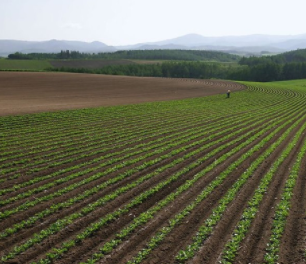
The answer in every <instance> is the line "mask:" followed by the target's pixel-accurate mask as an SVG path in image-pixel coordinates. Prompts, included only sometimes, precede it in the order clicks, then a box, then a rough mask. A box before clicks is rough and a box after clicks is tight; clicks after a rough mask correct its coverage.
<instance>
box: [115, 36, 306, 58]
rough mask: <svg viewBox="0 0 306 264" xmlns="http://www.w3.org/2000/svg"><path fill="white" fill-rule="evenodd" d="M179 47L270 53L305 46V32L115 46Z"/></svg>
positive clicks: (243, 52)
mask: <svg viewBox="0 0 306 264" xmlns="http://www.w3.org/2000/svg"><path fill="white" fill-rule="evenodd" d="M171 46H173V47H180V49H194V50H220V51H221V50H222V51H225V52H232V53H237V54H245V53H250V54H260V53H261V52H262V51H267V52H271V53H281V52H285V51H289V50H295V49H298V48H306V34H303V35H291V36H273V35H260V34H258V35H248V36H223V37H204V36H201V35H198V34H188V35H185V36H181V37H178V38H174V39H168V40H163V41H158V42H150V43H139V44H135V45H128V46H117V47H116V48H117V49H121V50H134V49H148V47H150V49H152V47H154V48H155V49H161V48H162V49H167V48H169V49H171Z"/></svg>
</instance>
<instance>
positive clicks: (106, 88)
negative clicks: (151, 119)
mask: <svg viewBox="0 0 306 264" xmlns="http://www.w3.org/2000/svg"><path fill="white" fill-rule="evenodd" d="M228 85H229V84H228V83H227V82H222V81H215V80H210V81H203V80H188V79H167V78H141V77H125V76H111V75H94V74H75V73H50V72H41V73H37V72H0V116H1V115H12V114H15V115H16V114H24V113H35V112H45V111H55V110H63V109H80V108H89V107H98V106H112V105H124V104H135V103H144V102H154V101H166V100H175V99H185V98H193V97H200V96H207V95H213V94H220V93H221V94H222V93H223V94H225V93H226V91H227V89H228V88H230V89H232V91H237V90H241V89H243V88H244V87H243V86H242V85H230V86H228Z"/></svg>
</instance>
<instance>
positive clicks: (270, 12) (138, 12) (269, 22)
mask: <svg viewBox="0 0 306 264" xmlns="http://www.w3.org/2000/svg"><path fill="white" fill-rule="evenodd" d="M0 10H1V15H0V39H16V40H36V41H41V40H50V39H58V40H81V41H87V42H91V41H101V42H104V43H105V44H107V45H126V44H136V43H142V42H151V41H159V40H165V39H171V38H175V37H179V36H182V35H185V34H189V33H197V34H200V35H203V36H233V35H234V36H239V35H250V34H270V35H296V34H305V33H306V26H305V25H306V16H305V10H306V0H290V1H289V0H0Z"/></svg>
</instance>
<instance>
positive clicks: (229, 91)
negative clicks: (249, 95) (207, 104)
mask: <svg viewBox="0 0 306 264" xmlns="http://www.w3.org/2000/svg"><path fill="white" fill-rule="evenodd" d="M230 95H231V90H227V93H226V96H227V98H230Z"/></svg>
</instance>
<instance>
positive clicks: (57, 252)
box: [39, 125, 273, 263]
mask: <svg viewBox="0 0 306 264" xmlns="http://www.w3.org/2000/svg"><path fill="white" fill-rule="evenodd" d="M272 126H273V125H271V126H269V127H266V126H265V128H264V129H263V130H261V129H262V128H259V130H260V132H258V133H257V134H255V135H254V136H252V137H251V138H249V140H247V141H244V142H243V143H241V144H240V145H239V146H237V147H235V148H234V149H232V150H231V151H229V152H227V153H226V154H224V155H222V156H221V157H220V158H219V159H217V160H215V162H214V163H212V164H211V165H209V166H208V167H206V168H205V169H204V170H203V171H201V172H200V173H198V174H196V175H195V176H194V178H193V179H192V180H188V181H186V183H185V184H183V185H182V186H181V187H179V188H178V189H177V190H176V192H174V193H172V194H170V195H169V196H167V198H165V199H164V200H163V201H161V202H159V203H158V205H157V206H155V207H153V208H151V209H150V210H149V211H147V212H145V213H143V214H141V215H140V216H139V217H137V218H135V219H134V221H133V223H132V224H131V225H130V226H128V227H127V228H125V229H124V230H123V231H121V232H120V233H119V234H117V236H116V239H113V240H112V241H110V242H108V243H106V244H105V245H104V247H103V248H101V249H100V251H99V253H96V254H95V255H94V258H95V259H96V260H98V259H100V258H101V257H103V256H104V255H105V254H109V253H110V250H111V249H112V248H114V247H115V246H118V244H120V243H121V242H122V240H123V239H124V238H126V237H127V236H128V235H129V234H131V233H132V232H133V231H134V230H135V229H136V228H137V227H139V226H141V225H144V224H145V223H147V222H148V221H149V220H150V219H152V218H153V217H154V215H155V214H156V213H157V212H158V211H160V210H161V209H162V208H163V207H165V206H166V205H167V204H169V203H170V202H172V201H174V200H175V198H176V197H177V196H178V195H179V194H181V193H182V192H184V191H186V190H187V189H189V188H191V187H192V186H193V185H194V184H195V182H196V181H198V180H199V179H200V178H202V177H204V176H205V175H206V174H207V173H208V172H209V171H211V170H213V169H214V168H215V167H216V166H217V165H219V164H220V163H222V162H224V161H225V160H227V159H228V158H229V157H230V156H232V155H233V154H234V153H236V152H238V151H239V150H240V149H241V148H243V147H245V146H247V145H249V144H250V143H251V142H252V141H253V140H255V139H256V138H258V137H259V135H261V134H264V132H266V131H268V130H269V129H271V127H272ZM251 134H252V131H250V132H248V133H246V135H245V136H242V138H248V137H249V136H250V135H251ZM239 141H240V140H239ZM239 141H237V140H235V142H239ZM231 143H233V142H231ZM220 149H224V147H223V146H221V147H219V148H218V149H215V150H214V151H213V152H217V151H220ZM254 151H256V150H254ZM213 155H214V154H213V153H209V154H207V157H211V156H213ZM204 159H205V158H204ZM199 162H202V160H198V161H197V163H199ZM233 169H234V168H232V170H233ZM183 173H184V171H183ZM225 177H226V175H225V174H224V175H223V178H222V177H220V178H219V179H217V180H215V181H213V183H211V184H210V185H209V187H208V188H207V189H205V190H206V193H205V195H208V194H209V193H211V192H212V191H213V189H214V188H215V187H216V186H218V185H219V184H221V182H222V181H223V180H224V179H225ZM203 199H204V198H203ZM197 202H199V200H197ZM191 207H192V206H189V207H187V208H188V209H191ZM187 214H188V213H187ZM100 228H101V227H100ZM96 231H97V230H91V232H90V234H87V233H86V230H85V231H84V232H83V234H81V235H78V236H77V237H76V239H82V240H83V239H85V238H87V237H89V235H92V232H96ZM76 242H77V241H68V242H65V243H63V245H62V248H60V249H58V248H57V249H54V250H53V251H52V252H50V253H48V254H47V258H46V259H44V260H42V261H41V262H39V263H51V262H50V260H52V259H54V258H59V257H61V255H62V254H63V253H65V252H67V250H68V249H69V248H70V247H72V246H74V245H75V243H76Z"/></svg>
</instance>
